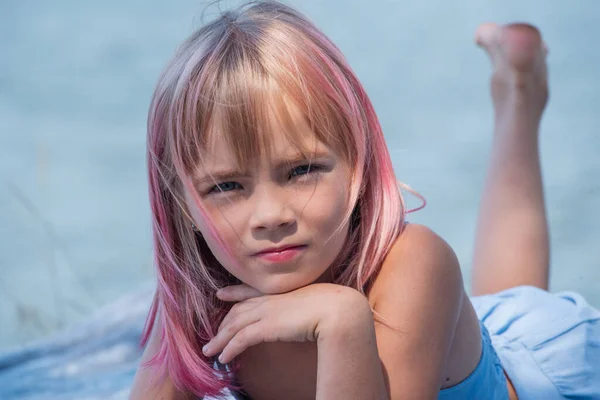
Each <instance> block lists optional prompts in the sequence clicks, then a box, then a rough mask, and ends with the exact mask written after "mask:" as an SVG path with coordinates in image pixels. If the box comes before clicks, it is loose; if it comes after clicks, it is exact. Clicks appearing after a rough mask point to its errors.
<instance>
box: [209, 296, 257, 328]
mask: <svg viewBox="0 0 600 400" xmlns="http://www.w3.org/2000/svg"><path fill="white" fill-rule="evenodd" d="M261 304H262V302H258V301H256V300H252V299H249V300H246V301H242V302H240V303H235V304H234V305H233V307H231V310H229V312H228V313H227V315H225V318H223V321H221V325H219V328H218V329H217V333H218V332H221V330H222V329H223V328H224V327H225V326H227V325H228V324H229V323H230V321H232V320H235V319H237V318H240V317H239V315H241V314H243V313H247V312H249V311H252V310H253V309H255V308H256V307H257V306H259V305H261Z"/></svg>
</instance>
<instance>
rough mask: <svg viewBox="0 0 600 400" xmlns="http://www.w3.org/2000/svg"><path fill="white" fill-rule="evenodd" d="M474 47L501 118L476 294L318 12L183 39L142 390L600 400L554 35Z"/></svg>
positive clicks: (169, 73) (597, 330)
mask: <svg viewBox="0 0 600 400" xmlns="http://www.w3.org/2000/svg"><path fill="white" fill-rule="evenodd" d="M477 40H478V43H479V44H480V45H482V46H483V47H484V48H485V49H486V50H487V51H488V53H489V55H490V56H491V59H492V62H493V65H494V69H495V71H494V75H493V78H492V98H493V100H494V106H495V115H496V124H495V136H494V148H493V153H492V159H491V165H490V170H489V176H488V180H487V186H486V189H485V193H484V197H483V202H482V208H481V215H480V219H479V222H478V235H477V243H476V251H475V260H474V272H473V282H474V287H473V291H474V294H476V295H478V296H479V297H474V298H472V299H469V297H468V296H467V295H466V294H465V290H464V288H463V282H462V277H461V271H460V267H459V264H458V261H457V259H456V257H455V255H454V253H453V251H452V249H451V248H450V247H449V246H448V245H447V244H446V243H445V242H444V241H443V240H442V239H441V238H440V237H439V236H437V235H436V234H434V233H433V232H432V231H430V230H429V229H427V228H425V227H423V226H418V225H414V224H407V223H406V221H405V212H406V211H405V208H404V203H403V200H402V197H401V196H400V194H399V189H400V186H399V184H398V183H397V181H396V177H395V174H394V171H393V169H392V163H391V160H390V156H389V154H388V151H387V148H386V145H385V142H384V137H383V134H382V131H381V128H380V126H379V123H378V121H377V117H376V114H375V111H374V110H373V107H372V105H371V103H370V101H369V98H368V96H367V95H366V93H365V91H364V89H363V87H362V86H361V85H360V83H359V82H358V80H357V78H356V76H355V75H354V74H353V73H352V71H351V70H350V68H349V66H348V64H347V62H346V61H345V59H344V57H343V56H342V54H341V53H340V52H339V50H338V49H337V48H336V47H335V46H334V45H333V44H332V43H331V42H330V41H329V39H327V38H326V37H325V36H324V35H323V34H322V33H321V32H320V31H319V30H318V29H317V28H315V27H314V26H313V25H312V24H311V23H310V22H309V21H307V20H306V19H305V18H304V17H303V16H302V15H300V14H299V13H297V12H296V11H294V10H292V9H290V8H289V7H287V6H284V5H282V4H279V3H277V2H258V3H253V4H251V5H249V6H244V7H242V8H240V9H239V10H237V11H236V12H228V13H225V14H224V15H222V16H221V17H220V18H218V19H216V20H215V21H213V22H211V23H209V24H207V25H206V26H204V27H202V28H201V29H200V30H198V31H197V32H195V33H194V34H193V35H192V36H191V37H190V38H189V39H188V40H187V41H186V42H185V43H184V44H183V45H182V46H181V48H180V49H179V50H178V51H177V53H176V55H175V56H174V58H173V60H172V61H171V63H170V64H169V65H168V67H167V68H166V70H165V71H164V73H163V75H162V76H161V78H160V81H159V83H158V86H157V89H156V92H155V94H154V97H153V101H152V105H151V107H150V113H149V119H148V157H149V158H148V162H149V179H150V196H151V205H152V212H153V218H154V220H153V229H154V245H155V252H156V265H157V270H158V288H157V291H156V295H155V298H154V302H153V305H152V308H151V310H150V314H149V316H148V320H147V326H146V330H145V335H144V339H143V342H144V344H146V350H145V354H144V357H143V363H144V364H143V366H142V367H141V368H140V369H139V371H138V374H137V376H136V379H135V382H134V386H133V388H132V391H131V398H132V399H154V398H156V399H188V398H196V397H200V398H208V397H218V396H225V395H226V393H227V390H226V389H227V388H229V389H231V390H232V395H235V396H237V397H239V398H251V399H255V400H257V399H314V398H317V399H361V400H362V399H395V400H396V399H435V398H439V399H508V398H510V399H517V398H519V399H522V400H524V399H559V398H580V399H583V398H585V399H593V398H595V399H600V313H599V312H598V311H596V310H594V309H593V308H591V307H590V306H588V305H587V304H586V303H585V301H584V300H583V299H582V298H581V297H580V296H578V295H576V294H572V293H563V294H558V295H552V294H549V293H548V292H547V291H546V289H547V287H548V230H547V224H546V218H545V209H544V200H543V191H542V184H541V177H540V175H541V174H540V165H539V159H538V127H539V122H540V119H541V116H542V112H543V110H544V107H545V104H546V100H547V83H546V66H545V49H544V46H543V43H542V41H541V38H540V36H539V33H538V32H537V31H536V30H535V29H534V28H532V27H530V26H525V25H511V26H506V27H498V26H496V25H491V24H488V25H484V26H482V27H481V28H480V29H479V31H478V34H477Z"/></svg>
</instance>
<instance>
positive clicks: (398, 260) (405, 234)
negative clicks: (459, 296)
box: [369, 223, 463, 301]
mask: <svg viewBox="0 0 600 400" xmlns="http://www.w3.org/2000/svg"><path fill="white" fill-rule="evenodd" d="M399 280H401V281H406V280H409V281H412V282H413V284H414V283H418V282H431V283H433V282H435V281H438V282H442V283H445V284H444V285H442V286H443V287H445V288H446V289H447V290H450V291H454V292H456V293H458V292H462V291H463V283H462V273H461V270H460V264H459V262H458V258H457V257H456V254H455V253H454V250H453V249H452V247H450V245H449V244H448V243H447V242H446V241H445V240H444V239H443V238H442V237H441V236H439V235H438V234H436V233H435V232H434V231H433V230H431V229H430V228H428V227H426V226H424V225H419V224H414V223H410V224H409V223H407V224H405V225H404V227H403V229H402V233H401V234H400V235H399V236H398V238H397V239H396V241H395V242H394V243H393V245H392V247H391V248H390V250H389V252H388V254H387V256H386V258H385V259H384V262H383V264H382V266H381V269H380V270H379V272H378V274H377V276H376V277H375V279H374V281H373V286H372V288H371V290H370V292H369V298H370V299H372V300H373V301H375V300H377V299H381V298H382V297H386V296H387V295H389V292H390V291H391V292H397V289H398V286H397V285H398V283H399V282H398V281H399ZM451 282H454V283H455V285H448V283H451ZM422 289H425V290H427V288H425V287H424V288H422Z"/></svg>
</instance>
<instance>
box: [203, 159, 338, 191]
mask: <svg viewBox="0 0 600 400" xmlns="http://www.w3.org/2000/svg"><path fill="white" fill-rule="evenodd" d="M328 157H329V153H327V152H325V151H315V152H313V153H311V154H310V158H307V156H306V155H304V154H302V153H296V154H294V155H292V156H290V157H288V158H279V159H278V160H277V161H276V162H275V168H276V169H277V170H281V169H285V168H288V167H289V166H290V165H294V164H298V163H301V162H305V161H309V160H312V159H317V158H328ZM244 176H248V171H241V170H239V169H237V168H229V169H221V170H215V171H209V173H206V174H204V175H201V176H197V177H195V178H194V183H196V184H204V183H213V182H214V181H220V182H223V181H225V180H228V179H234V178H239V177H244Z"/></svg>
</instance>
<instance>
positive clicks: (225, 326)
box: [202, 312, 260, 357]
mask: <svg viewBox="0 0 600 400" xmlns="http://www.w3.org/2000/svg"><path fill="white" fill-rule="evenodd" d="M257 321H260V314H259V313H258V312H244V313H240V314H237V315H235V316H234V317H232V318H231V319H230V320H228V321H227V322H225V323H222V324H221V326H219V331H218V333H217V335H216V336H215V337H214V338H212V339H211V340H210V342H208V343H207V344H206V346H204V347H203V348H202V352H203V353H204V355H205V356H207V357H211V356H213V355H215V354H217V353H219V352H220V351H222V350H223V349H224V348H225V346H227V344H228V343H229V342H230V341H231V339H232V338H233V337H235V335H237V333H238V332H239V331H240V330H242V329H244V328H245V327H247V326H248V325H251V324H254V323H256V322H257Z"/></svg>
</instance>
